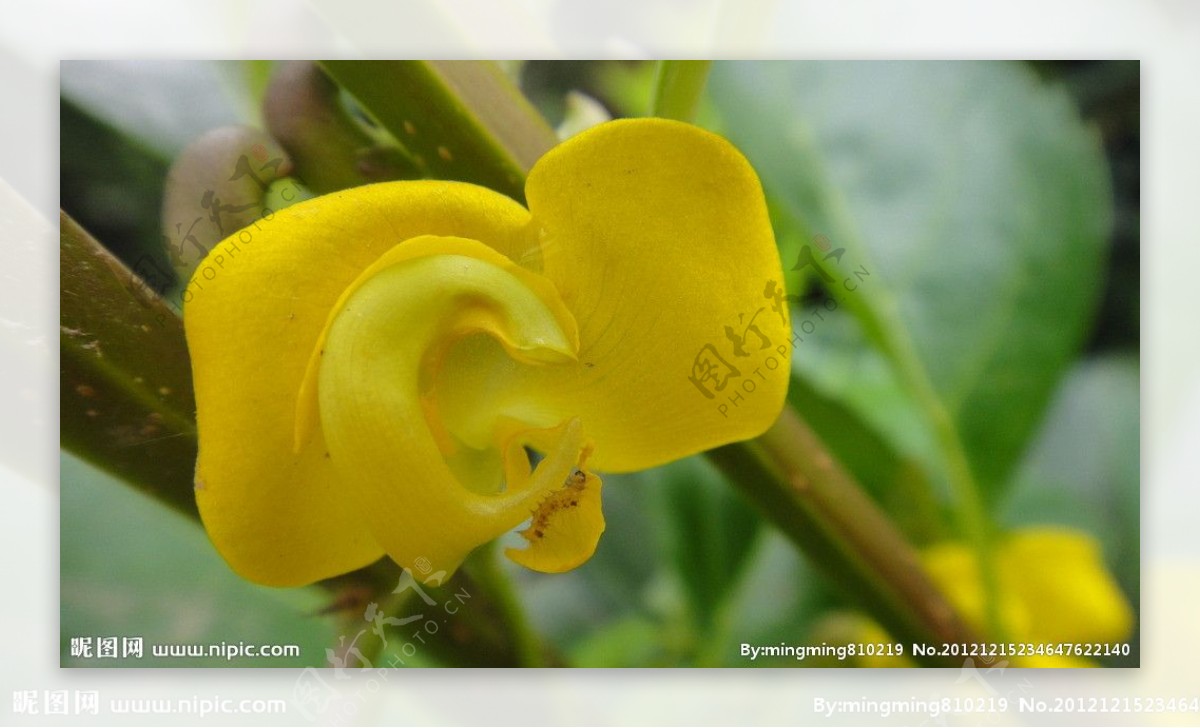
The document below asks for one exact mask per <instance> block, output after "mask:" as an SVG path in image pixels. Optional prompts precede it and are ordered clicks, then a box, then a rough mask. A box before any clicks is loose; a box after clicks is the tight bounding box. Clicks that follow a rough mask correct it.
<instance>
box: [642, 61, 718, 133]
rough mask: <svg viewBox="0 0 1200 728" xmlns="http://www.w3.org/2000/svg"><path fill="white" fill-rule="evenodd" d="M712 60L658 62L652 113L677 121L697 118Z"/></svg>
mask: <svg viewBox="0 0 1200 728" xmlns="http://www.w3.org/2000/svg"><path fill="white" fill-rule="evenodd" d="M711 67H712V61H660V62H659V64H658V79H657V81H656V82H655V85H654V101H653V104H652V106H651V109H650V115H651V116H657V117H660V118H663V119H675V120H677V121H691V120H692V119H694V118H695V117H696V109H697V108H699V106H700V97H701V96H702V95H703V93H704V83H705V82H706V81H707V80H708V70H709V68H711Z"/></svg>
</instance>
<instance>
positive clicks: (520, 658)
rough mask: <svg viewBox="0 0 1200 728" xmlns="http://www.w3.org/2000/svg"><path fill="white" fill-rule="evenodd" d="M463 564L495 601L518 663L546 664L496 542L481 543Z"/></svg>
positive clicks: (540, 645) (535, 634)
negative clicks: (501, 561)
mask: <svg viewBox="0 0 1200 728" xmlns="http://www.w3.org/2000/svg"><path fill="white" fill-rule="evenodd" d="M463 568H464V569H466V571H467V574H468V575H469V576H470V577H471V578H472V579H473V580H474V581H475V582H476V583H478V584H479V585H480V586H482V587H483V588H484V589H485V590H486V591H487V593H488V596H490V597H491V599H492V600H493V601H494V603H495V606H496V609H497V610H498V611H499V612H500V618H501V619H502V620H503V621H504V625H505V627H506V628H507V632H508V634H509V636H510V638H511V639H512V644H513V648H514V650H515V652H516V656H517V664H518V665H519V666H521V667H546V659H545V651H544V650H543V647H542V640H541V638H540V637H539V636H538V634H537V632H536V631H535V630H534V629H533V625H532V624H530V623H529V618H528V617H527V616H526V614H525V609H524V608H523V607H522V606H521V600H520V598H519V597H518V596H517V591H516V589H514V588H513V584H512V580H511V579H509V577H508V574H506V573H505V572H504V568H503V567H502V565H501V564H500V546H499V543H498V542H496V541H493V542H491V543H489V544H486V545H484V546H482V547H480V548H479V549H478V550H476V551H475V553H473V554H472V555H471V557H470V558H469V559H467V562H466V563H465V564H463Z"/></svg>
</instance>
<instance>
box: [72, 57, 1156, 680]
mask: <svg viewBox="0 0 1200 728" xmlns="http://www.w3.org/2000/svg"><path fill="white" fill-rule="evenodd" d="M505 67H506V70H507V71H508V72H509V73H511V74H514V75H515V76H516V77H517V78H518V79H519V82H520V84H521V88H522V90H523V91H524V92H525V94H526V95H527V97H528V98H529V99H530V100H531V101H532V102H533V104H534V105H535V106H536V107H537V109H538V110H540V111H541V112H542V114H543V115H544V116H545V117H546V118H547V120H548V121H549V122H550V123H551V124H552V125H558V124H560V123H563V122H564V121H566V122H571V121H572V120H573V119H574V118H575V117H577V116H578V112H577V111H572V102H569V101H568V98H569V94H571V93H573V92H574V93H583V94H586V95H587V96H588V97H590V98H591V99H593V100H595V101H597V102H598V103H599V104H601V105H602V106H603V108H604V109H605V110H606V111H607V112H608V113H609V114H611V115H612V116H640V115H644V114H646V113H647V108H648V107H649V104H650V100H651V96H652V93H653V82H654V64H651V63H632V62H529V63H525V64H506V66H505ZM270 72H271V64H269V63H235V62H206V63H191V62H187V63H184V62H170V63H150V62H143V63H123V62H99V63H93V62H87V63H81V62H80V63H65V64H64V65H63V70H62V105H61V170H60V171H61V195H62V207H63V209H64V210H65V211H66V212H67V213H68V214H69V215H71V216H72V217H73V218H75V219H76V220H77V221H79V222H80V224H81V225H82V226H83V228H85V229H86V230H88V231H89V232H91V233H92V235H94V236H95V237H96V238H97V239H98V240H99V241H100V242H102V243H103V244H104V245H105V246H106V247H107V248H108V249H110V250H111V251H113V252H114V253H115V254H116V255H117V256H118V257H119V258H120V259H122V260H123V261H125V262H126V264H128V265H130V266H133V265H134V264H135V263H136V262H137V261H138V260H139V259H140V258H141V256H144V255H149V256H152V257H153V258H154V259H155V260H157V261H159V262H160V264H161V265H162V267H165V268H167V269H169V267H170V266H169V263H168V262H167V260H166V257H165V255H164V253H163V250H162V248H161V242H160V235H159V229H160V225H161V220H160V209H161V205H162V198H163V185H164V180H165V176H166V171H167V169H168V167H169V165H170V162H171V160H172V159H173V158H174V156H175V155H176V154H178V152H179V151H180V150H181V149H182V148H183V146H184V145H186V144H187V142H188V141H190V140H191V139H193V138H195V137H196V136H198V135H199V134H201V133H203V132H204V131H207V130H208V129H210V128H213V127H215V126H219V125H222V124H228V123H246V124H250V125H254V126H261V125H262V118H261V113H260V111H259V108H260V104H259V101H258V99H260V98H261V95H262V93H263V89H264V88H265V85H266V82H267V78H268V77H269V74H270ZM118 90H119V92H117V91H118ZM1076 117H1079V118H1081V119H1082V120H1083V124H1080V123H1079V122H1078V121H1077V119H1076ZM697 123H700V124H701V125H703V126H706V127H708V128H711V129H714V130H716V131H718V132H720V133H723V134H725V135H726V136H728V137H729V138H730V139H731V140H732V141H733V142H734V143H735V144H736V145H738V146H739V147H740V148H741V149H742V150H743V152H744V153H746V154H747V156H748V157H749V158H750V160H751V162H752V163H753V164H754V165H755V167H756V169H757V170H758V171H759V174H760V176H761V177H762V179H763V182H764V186H765V188H766V191H767V194H768V199H769V202H770V203H771V207H772V214H773V221H774V224H775V229H776V235H777V238H778V241H779V245H780V251H781V257H782V260H783V262H784V268H785V271H788V269H790V268H791V267H792V264H793V263H794V262H795V261H796V258H797V255H798V253H799V251H800V249H801V247H802V246H803V245H806V244H811V243H813V241H814V240H815V239H816V236H817V235H822V236H824V237H825V239H828V240H829V241H830V242H831V243H832V245H833V246H834V247H840V246H842V245H844V244H846V243H847V241H846V240H845V238H846V237H850V236H853V237H855V238H856V239H857V240H858V245H857V247H852V248H851V249H850V250H849V251H848V252H847V254H846V255H847V263H852V262H853V258H854V256H855V255H856V254H862V255H869V256H870V258H869V260H870V267H872V268H873V270H872V272H874V273H877V277H876V279H875V280H874V281H872V280H871V279H867V281H866V282H865V283H864V287H865V289H870V287H871V286H875V285H876V282H877V281H885V283H879V284H878V286H877V287H876V288H874V289H871V290H870V291H869V292H868V293H865V294H864V295H870V296H884V295H885V294H886V296H887V297H888V300H891V301H894V302H895V303H896V305H897V307H898V310H899V311H900V316H901V319H902V320H903V321H904V322H905V323H906V324H907V325H908V327H909V334H910V335H911V338H912V340H913V341H914V342H915V346H916V348H917V350H918V353H919V355H920V356H921V358H922V359H923V361H924V362H925V364H926V366H927V367H928V369H929V371H930V376H931V379H932V380H933V382H934V384H935V387H936V388H937V390H938V394H939V395H940V396H942V397H943V398H944V400H945V401H946V402H948V403H949V404H950V409H951V410H952V411H953V413H954V415H955V418H956V424H957V426H958V427H959V430H960V432H961V434H962V437H963V440H964V442H965V445H966V447H967V450H968V452H969V454H970V456H971V458H972V463H973V465H974V466H975V467H976V469H977V471H978V474H979V477H980V480H981V484H982V485H983V487H984V489H985V492H986V496H987V502H988V507H989V509H990V510H991V512H992V513H993V515H994V517H995V518H996V520H997V521H998V522H999V523H1000V524H1002V525H1003V526H1004V527H1006V528H1011V527H1019V526H1021V525H1027V524H1043V523H1057V524H1066V525H1070V526H1074V527H1077V528H1080V529H1083V530H1085V531H1087V532H1089V533H1091V534H1092V535H1093V536H1094V537H1096V538H1097V539H1098V540H1099V541H1100V543H1101V544H1102V546H1103V548H1104V554H1105V558H1106V560H1107V563H1108V565H1109V568H1110V569H1112V571H1113V573H1114V574H1115V576H1116V578H1117V581H1118V582H1119V584H1120V586H1121V588H1122V589H1123V591H1124V592H1125V594H1126V595H1127V596H1128V598H1129V599H1130V601H1131V602H1132V604H1133V605H1134V607H1135V609H1136V607H1137V605H1138V600H1139V551H1138V547H1139V531H1138V529H1139V424H1138V423H1139V374H1138V341H1139V329H1138V326H1139V323H1138V322H1139V233H1138V231H1139V204H1140V191H1139V145H1140V133H1139V67H1138V64H1137V63H1136V62H1102V61H1088V62H1039V63H1035V64H1020V63H1009V62H997V63H972V64H958V63H940V62H939V63H929V64H879V63H841V62H840V63H786V64H785V63H765V64H743V63H718V64H716V65H715V67H714V69H713V73H712V76H711V77H710V80H709V93H708V97H707V99H706V101H705V103H704V105H703V107H702V109H701V112H700V115H699V118H698V120H697ZM1093 144H1098V145H1099V147H1100V149H1102V156H1100V157H1097V158H1098V159H1101V160H1102V164H1101V165H1100V166H1098V167H1097V168H1096V169H1091V168H1088V167H1087V162H1086V159H1085V158H1087V155H1088V154H1089V153H1090V151H1089V150H1091V149H1092V146H1091V145H1093ZM1079 159H1085V161H1084V162H1080V164H1081V165H1082V167H1079V166H1072V165H1073V164H1075V162H1076V161H1077V160H1079ZM1089 185H1091V186H1092V187H1089ZM1084 188H1087V189H1093V188H1098V189H1100V190H1101V192H1102V193H1103V194H1104V195H1108V196H1110V197H1111V200H1112V209H1111V215H1112V217H1111V220H1112V225H1111V231H1110V232H1108V233H1106V240H1105V242H1104V245H1103V246H1089V245H1088V242H1087V237H1088V234H1089V230H1091V229H1092V228H1095V229H1103V227H1104V226H1105V225H1106V223H1107V222H1108V219H1109V218H1108V214H1109V211H1108V210H1106V209H1103V208H1097V209H1095V210H1094V211H1092V210H1087V209H1082V210H1081V209H1077V208H1073V207H1072V205H1073V204H1076V203H1078V201H1079V200H1080V199H1085V198H1086V197H1087V194H1086V193H1087V189H1084ZM1081 189H1083V190H1084V191H1083V192H1081V191H1080V190H1081ZM831 190H832V191H833V192H831ZM1080 220H1082V221H1083V223H1082V224H1081V223H1080V222H1079V221H1080ZM1089 226H1091V227H1089ZM859 262H861V261H859ZM850 267H853V265H851V266H850ZM805 273H806V272H805V271H794V272H793V271H789V272H788V273H787V277H788V281H787V282H788V288H789V292H791V293H792V294H794V295H796V297H797V301H796V304H795V311H794V315H793V321H794V322H798V321H801V320H804V319H805V317H806V316H808V315H809V313H810V312H811V311H813V310H817V309H818V308H819V307H820V306H821V305H822V302H823V301H824V300H826V298H827V296H828V295H829V292H828V291H826V290H824V288H823V282H822V281H821V280H820V279H819V278H816V277H815V276H814V275H812V274H811V269H810V270H809V271H808V272H807V273H808V274H807V276H806V275H805ZM885 285H886V286H887V288H884V286H885ZM850 309H851V307H846V306H843V307H841V308H839V309H838V310H837V311H835V312H833V313H832V314H827V315H826V318H825V319H823V320H822V321H821V325H820V326H816V327H814V331H813V332H812V334H811V335H810V336H806V339H805V341H804V343H803V344H801V345H800V346H798V347H797V349H796V355H795V356H794V361H793V382H792V388H791V393H790V395H789V399H790V401H791V402H792V403H793V404H794V405H795V406H797V407H798V408H799V409H800V411H801V412H803V413H804V414H805V416H806V417H807V418H808V419H809V421H810V422H811V423H812V424H813V426H814V427H815V428H816V429H817V430H818V432H819V433H820V434H821V435H822V437H824V438H825V439H826V440H827V441H828V443H829V444H830V446H831V448H832V449H833V451H834V452H835V453H836V454H837V455H838V456H839V457H840V458H841V459H842V460H843V462H845V463H846V464H847V465H848V466H849V467H850V469H851V470H852V471H853V472H854V474H855V475H856V476H857V477H858V478H859V480H860V481H861V482H862V483H863V484H864V485H865V486H866V487H867V488H868V490H870V492H871V493H872V495H874V496H875V497H876V499H877V500H878V501H879V503H880V504H881V505H882V506H883V507H884V509H885V510H886V511H887V512H888V513H889V514H890V515H892V516H893V518H894V519H895V520H896V521H897V523H898V524H899V525H900V526H901V527H902V529H903V530H904V531H905V532H906V534H907V535H908V536H909V537H910V538H911V539H912V540H913V542H914V543H916V544H917V545H918V546H920V545H926V544H930V543H934V542H936V541H938V540H941V539H944V538H954V537H955V534H954V527H953V521H952V519H951V518H950V516H949V505H948V503H949V501H950V495H949V492H948V489H947V486H946V484H945V481H944V478H943V477H942V473H941V467H942V466H941V465H940V464H939V462H938V454H937V452H936V448H935V447H934V445H933V444H932V442H931V436H930V434H929V433H928V431H927V428H926V426H925V425H924V424H923V423H922V417H921V413H920V408H919V405H918V404H917V403H915V402H914V398H913V396H912V395H911V393H910V392H909V391H907V390H906V389H905V387H904V386H903V384H902V377H900V376H899V375H898V373H897V371H896V369H895V367H894V366H893V365H892V364H891V363H890V362H889V361H888V359H887V358H886V357H885V356H884V355H883V354H881V353H880V347H879V346H878V342H877V335H876V334H875V333H874V332H872V331H870V330H869V327H864V325H863V318H862V317H861V316H857V315H855V312H854V311H852V310H850ZM63 406H64V407H67V406H73V405H71V404H70V402H69V400H68V398H67V397H66V396H65V395H64V404H63ZM61 483H62V489H61V499H62V500H61V527H62V530H61V580H62V591H61V602H62V611H61V642H62V645H61V649H62V664H63V665H88V666H118V665H138V666H157V665H183V664H187V665H197V664H202V665H221V664H233V665H263V666H265V665H271V666H285V665H287V666H290V665H310V664H311V665H322V664H325V652H324V650H325V648H326V647H328V646H330V645H333V644H335V643H336V641H337V638H338V636H339V635H342V634H344V630H345V626H344V624H345V623H344V622H342V621H340V620H339V618H338V617H337V616H336V615H322V614H320V612H322V611H323V608H324V607H325V606H326V605H327V604H328V603H329V602H330V600H331V596H330V594H329V593H328V592H326V591H323V590H321V589H318V588H316V587H310V588H306V589H296V590H274V589H267V588H263V587H258V586H255V585H252V584H249V583H246V582H244V581H242V580H241V579H239V578H238V577H237V576H235V575H234V574H233V573H232V572H230V571H229V569H228V568H227V567H226V566H225V564H224V563H223V562H222V561H221V559H220V558H219V557H218V556H217V554H216V553H215V551H214V550H213V549H212V547H211V545H210V544H209V543H208V540H207V537H206V536H205V535H204V533H203V531H202V529H201V528H200V527H199V525H197V524H196V523H194V522H192V521H189V520H188V519H187V518H185V517H184V516H182V515H180V514H178V513H176V512H174V511H171V510H169V509H168V508H166V507H164V506H162V505H160V504H158V503H156V502H154V501H152V500H150V499H149V498H147V497H146V496H145V495H143V494H141V493H139V492H136V491H135V490H133V489H131V488H129V487H128V486H126V485H125V484H123V483H121V482H120V480H119V479H117V478H115V477H113V475H111V474H107V473H105V472H102V471H101V470H98V469H96V468H95V467H93V466H92V465H89V464H87V463H85V462H83V461H81V460H80V459H78V458H76V457H75V456H73V455H71V454H69V453H65V452H64V454H63V456H62V477H61ZM605 484H606V487H605V503H604V508H605V515H606V519H607V522H608V530H607V532H606V533H605V535H604V537H603V538H602V540H601V542H600V546H599V549H598V551H597V553H596V556H595V557H594V558H593V559H592V560H591V561H589V562H588V563H587V564H585V565H584V566H582V567H581V568H579V569H576V570H575V571H573V572H570V573H567V574H564V575H555V576H547V575H539V574H532V573H529V572H525V571H522V570H520V569H519V568H517V567H515V566H512V565H509V566H510V567H511V569H510V570H511V572H512V576H513V577H514V578H515V579H516V581H517V583H518V592H519V593H520V595H521V599H522V601H523V602H524V604H525V605H526V607H527V608H528V609H529V610H530V612H531V616H532V620H533V622H534V625H535V627H536V628H537V629H538V630H539V632H540V633H541V634H542V635H543V636H544V637H545V638H546V639H547V640H548V641H549V642H550V644H551V645H552V646H553V648H554V649H555V650H556V652H557V653H558V654H559V655H561V658H562V660H563V661H564V662H565V663H567V664H573V665H587V666H677V665H721V666H741V665H748V664H750V663H749V662H748V661H747V660H745V659H744V658H741V657H739V656H738V645H739V644H740V643H742V642H749V643H753V644H778V643H779V642H781V641H783V642H788V643H791V644H797V643H805V642H817V643H819V642H820V641H821V640H822V639H824V638H826V637H827V636H831V635H832V636H836V635H837V634H838V633H837V628H838V627H837V625H838V624H839V622H838V618H839V616H840V615H845V614H847V613H848V612H849V611H851V608H850V606H849V605H848V604H847V602H846V601H845V599H844V598H843V597H842V596H841V595H840V594H839V593H837V592H835V591H834V590H833V589H832V588H830V587H829V586H828V585H827V584H826V583H825V582H824V581H823V579H822V577H821V576H820V574H819V573H817V571H816V570H814V568H813V567H812V566H811V565H810V564H808V563H807V562H806V560H805V558H804V557H803V556H802V555H800V554H799V553H798V552H797V551H796V550H795V548H794V547H793V546H792V545H791V544H790V543H789V542H788V541H787V540H786V539H785V538H784V537H783V536H781V535H780V534H779V533H778V532H777V531H776V530H775V529H774V528H773V527H772V526H770V525H769V524H768V523H767V522H766V521H765V520H764V519H763V518H762V517H761V516H760V515H759V514H758V513H757V512H756V511H755V510H753V509H752V508H751V507H750V506H749V505H748V504H747V503H746V502H744V501H743V499H742V498H741V496H740V495H739V494H738V493H737V492H736V491H735V490H734V489H732V488H731V487H730V486H729V485H728V484H727V483H726V482H725V480H724V479H723V478H722V476H721V475H720V474H719V473H718V472H717V471H716V470H715V468H714V467H713V466H711V465H710V464H709V463H708V462H707V461H706V460H704V459H703V458H702V457H700V456H696V457H692V458H689V459H687V460H684V461H681V462H678V463H675V464H672V465H670V466H667V467H663V468H658V469H655V470H651V471H646V472H642V473H638V474H634V475H626V476H607V477H606V478H605ZM108 635H117V636H135V635H136V636H143V637H144V638H145V639H146V640H147V643H150V642H158V643H185V642H194V643H205V644H207V643H215V642H220V641H224V642H227V643H235V642H238V641H246V642H254V643H279V644H298V645H300V646H301V647H302V655H301V657H300V658H298V659H290V660H289V659H282V658H269V659H261V660H253V659H245V658H243V659H239V660H234V661H232V662H226V661H225V660H223V659H219V658H214V659H206V660H203V661H199V662H197V661H194V660H182V659H160V660H155V659H153V658H149V657H147V658H145V659H142V660H129V661H122V660H95V659H79V658H74V657H72V656H71V654H70V638H71V637H79V636H108ZM1132 640H1133V642H1134V646H1135V647H1134V650H1133V652H1132V654H1131V656H1130V657H1128V658H1124V659H1115V660H1110V661H1109V664H1114V665H1135V664H1137V659H1138V651H1137V647H1136V645H1137V635H1136V634H1135V635H1134V636H1133V638H1132ZM438 659H439V658H438V657H436V656H429V655H427V656H425V657H424V658H422V659H421V660H418V661H417V662H422V663H424V664H437V661H438ZM753 664H754V665H755V666H763V665H777V666H778V665H784V666H794V665H797V664H801V665H805V666H811V665H816V664H830V663H822V662H820V661H809V660H806V661H805V662H804V663H797V662H796V661H795V660H794V659H791V658H779V659H776V660H766V661H764V660H761V659H760V660H758V661H755V662H754V663H753ZM833 664H837V663H833Z"/></svg>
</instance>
